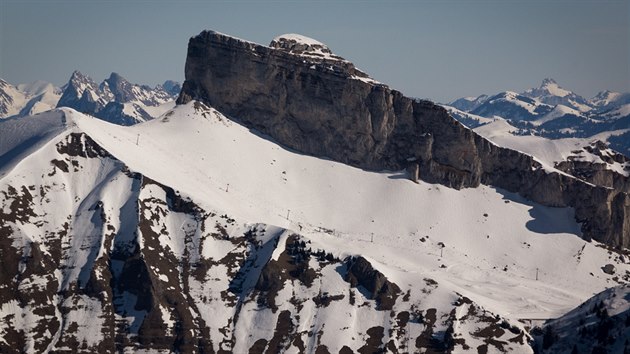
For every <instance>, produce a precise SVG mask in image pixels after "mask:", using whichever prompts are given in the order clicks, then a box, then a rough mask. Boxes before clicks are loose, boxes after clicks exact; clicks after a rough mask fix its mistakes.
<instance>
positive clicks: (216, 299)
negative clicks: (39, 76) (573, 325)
mask: <svg viewBox="0 0 630 354" xmlns="http://www.w3.org/2000/svg"><path fill="white" fill-rule="evenodd" d="M60 113H62V114H63V116H64V117H65V120H64V121H63V123H61V124H60V125H59V126H60V127H62V128H63V129H62V132H61V133H56V132H55V133H54V134H53V133H50V134H48V135H46V136H47V138H46V139H43V141H42V143H40V145H39V148H38V149H36V150H35V151H30V154H28V156H26V157H24V158H22V159H21V160H20V162H19V163H18V164H15V165H13V166H9V167H8V168H7V171H6V174H5V176H4V177H2V179H0V191H1V192H0V198H1V199H2V205H3V206H4V207H3V209H2V213H1V214H0V218H1V219H2V221H3V222H2V225H3V226H2V228H1V230H0V231H1V232H2V235H3V237H2V240H3V242H4V243H3V244H2V248H1V249H2V250H3V257H0V258H4V259H5V261H4V262H5V263H4V266H5V267H8V265H9V264H12V263H11V262H12V260H13V259H15V264H16V265H15V266H16V267H17V265H18V264H19V267H18V268H17V269H16V271H17V272H18V274H20V276H19V277H16V278H13V277H11V278H9V279H5V278H2V279H1V280H2V283H1V287H0V297H1V298H2V301H1V302H0V303H2V305H1V315H0V316H1V317H0V332H1V333H2V334H3V335H2V336H1V337H2V338H5V339H4V340H3V341H0V346H7V345H18V346H20V347H22V346H23V347H25V348H31V349H33V348H35V350H37V349H38V348H40V349H45V348H49V349H53V348H57V349H63V348H64V347H72V343H74V342H75V341H78V342H79V343H81V342H83V341H85V343H86V348H87V349H86V350H106V349H107V348H108V347H107V345H109V344H107V343H110V344H111V345H113V344H112V342H115V343H117V344H118V345H120V346H121V347H125V348H129V349H132V348H135V349H133V350H139V349H142V348H148V347H152V348H158V349H159V348H163V349H164V350H174V349H178V350H183V351H186V350H187V349H186V348H188V347H186V346H187V345H205V346H212V347H213V348H214V350H215V351H218V350H219V349H220V348H223V349H224V350H228V351H233V352H247V351H248V350H250V349H251V350H254V349H255V350H254V351H255V352H256V350H260V351H263V350H264V349H265V348H267V349H268V350H270V351H285V350H286V351H287V352H316V351H318V350H324V347H325V349H326V350H328V351H329V352H335V353H336V352H339V351H340V350H343V348H344V347H347V348H348V349H352V350H353V351H355V352H356V351H359V352H373V351H375V350H377V348H385V347H388V348H398V349H399V350H401V351H410V352H411V351H415V350H420V348H425V349H426V348H433V350H448V349H452V350H454V351H456V352H461V351H463V350H464V349H465V348H469V350H470V351H472V352H476V351H477V350H482V351H483V350H485V349H489V351H490V352H492V351H499V350H502V351H509V352H530V351H531V349H530V348H529V346H528V344H527V341H528V339H527V334H525V332H524V327H523V325H522V324H520V323H519V322H518V321H517V320H518V319H541V318H552V317H558V316H560V315H562V314H564V313H565V312H567V311H568V310H569V309H571V308H573V307H575V306H576V305H577V304H579V303H581V302H583V301H585V300H586V299H588V298H589V297H590V296H592V295H593V294H594V293H597V292H599V291H601V290H603V289H604V288H606V287H608V286H612V285H614V284H616V283H617V282H624V281H625V280H624V277H623V275H624V274H625V271H626V270H630V267H629V266H628V264H626V263H625V260H622V259H621V258H620V257H618V256H616V255H615V254H614V253H609V252H608V251H607V250H606V249H605V248H602V247H599V246H598V245H597V244H595V243H587V242H585V241H583V240H582V239H580V238H579V225H577V224H576V222H575V221H574V219H573V212H572V211H571V210H570V209H561V208H560V209H558V208H548V207H542V206H540V205H536V204H532V203H530V202H528V201H526V200H524V199H523V198H521V197H518V196H516V195H514V194H510V193H506V192H504V191H500V190H495V189H492V188H489V187H480V188H476V189H465V190H461V191H456V190H453V189H449V188H446V187H443V186H439V185H432V184H426V183H423V182H420V183H419V184H416V183H413V182H411V181H410V180H409V179H407V178H406V176H405V174H404V173H403V172H382V173H375V172H366V171H363V170H360V169H356V168H352V167H349V166H346V165H343V164H339V163H335V162H332V161H328V160H322V159H318V158H315V157H309V156H303V155H300V154H296V153H295V152H292V151H288V150H285V149H283V148H282V147H280V146H278V145H276V144H274V143H273V142H272V141H270V140H268V139H266V138H265V137H262V136H259V135H257V134H256V133H255V132H251V131H249V130H248V129H245V128H244V127H242V126H240V125H238V124H236V123H234V122H232V121H231V120H229V119H228V118H226V117H225V116H223V115H221V114H220V113H218V112H216V111H215V110H213V109H212V108H209V107H205V106H204V105H202V104H200V103H197V102H192V103H190V104H188V105H185V106H177V107H175V108H173V109H172V110H170V111H169V112H167V113H166V114H164V115H163V116H162V117H160V118H159V119H156V120H153V121H150V122H147V123H143V124H139V125H135V126H133V127H121V126H116V125H112V124H109V123H107V122H104V121H102V120H98V119H94V118H91V117H89V116H85V115H82V114H80V113H78V112H76V111H73V110H69V109H63V110H62V111H57V114H60ZM31 118H32V117H31ZM22 119H25V118H22ZM51 119H52V118H51ZM35 130H37V129H34V128H29V129H26V128H24V129H22V130H21V131H28V132H31V133H28V134H26V133H25V134H22V133H20V130H19V129H18V128H8V127H7V126H0V134H3V136H4V134H14V135H15V136H24V137H25V138H26V137H27V136H28V135H29V134H30V135H31V136H32V135H35V133H32V131H35ZM40 135H42V134H40ZM17 145H19V144H18V143H15V144H13V145H12V146H17ZM8 149H9V150H10V148H8ZM272 225H273V226H272ZM243 235H245V236H243ZM15 257H16V258H15ZM44 260H47V261H44ZM110 261H111V266H108V265H107V264H108V262H110ZM38 262H43V263H41V265H39V266H38V265H37V264H39V263H38ZM55 262H57V263H55ZM608 263H613V264H615V266H616V267H617V274H619V275H618V276H616V275H611V274H607V273H604V272H603V271H601V269H600V268H601V267H603V266H604V265H605V264H608ZM12 267H13V266H11V267H10V268H6V269H12ZM6 274H11V273H10V272H9V273H6ZM126 274H140V275H139V278H138V279H137V280H134V281H131V280H129V279H127V277H128V275H126ZM108 279H109V280H108ZM613 279H614V280H613ZM110 284H113V285H110ZM2 289H4V290H2ZM7 289H13V291H17V292H18V293H20V294H26V293H28V294H30V295H28V296H29V298H32V300H31V301H30V302H29V303H28V304H27V305H20V303H19V302H17V300H15V298H11V296H12V295H11V294H12V292H10V291H7ZM19 289H21V290H19ZM143 289H144V290H143ZM149 289H150V290H149ZM49 290H50V291H49ZM38 294H39V295H38ZM50 294H55V295H50ZM13 296H14V295H13ZM176 303H177V304H180V305H177V304H176ZM183 304H187V305H186V306H187V307H185V308H184V307H182V306H183ZM340 314H344V315H343V316H340ZM88 317H89V318H92V319H93V321H92V322H91V325H90V326H87V327H86V326H84V325H83V324H82V323H83V322H82V320H81V319H82V318H88ZM145 319H146V320H145ZM38 326H39V327H38ZM40 328H53V330H51V331H50V332H46V331H40V330H39V329H40ZM177 328H190V329H191V330H192V331H193V332H194V333H196V334H195V335H193V334H190V333H189V332H183V333H182V332H177ZM12 331H17V332H15V333H18V334H14V332H12ZM20 331H24V332H20ZM19 333H27V334H28V335H26V336H25V337H23V340H22V342H20V341H19V340H18V341H17V342H13V340H14V338H20V336H21V335H20V334H19ZM150 333H154V334H153V335H150ZM191 336H193V337H195V336H196V337H195V338H196V339H194V340H193V339H192V338H193V337H191ZM112 338H116V339H115V340H113V339H112ZM108 341H109V342H108ZM174 343H175V344H174ZM176 343H180V344H176ZM182 343H183V344H182ZM194 343H196V344H194ZM5 348H6V347H5ZM252 348H254V349H252ZM256 348H258V349H256ZM261 348H262V349H261ZM274 348H275V349H274ZM484 348H485V349H484Z"/></svg>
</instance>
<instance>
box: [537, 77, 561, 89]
mask: <svg viewBox="0 0 630 354" xmlns="http://www.w3.org/2000/svg"><path fill="white" fill-rule="evenodd" d="M551 85H554V86H558V83H557V82H556V80H554V79H552V78H549V77H547V78H545V79H543V81H542V83H541V84H540V87H545V86H551Z"/></svg>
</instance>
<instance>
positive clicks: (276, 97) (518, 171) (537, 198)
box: [178, 31, 630, 247]
mask: <svg viewBox="0 0 630 354" xmlns="http://www.w3.org/2000/svg"><path fill="white" fill-rule="evenodd" d="M275 46H276V47H278V49H276V48H271V47H266V46H262V45H257V44H254V43H250V42H245V41H241V40H239V39H236V38H233V37H229V36H226V35H223V34H219V33H216V32H212V31H204V32H202V33H201V34H200V35H198V36H196V37H193V38H191V40H190V42H189V45H188V56H187V59H186V70H185V74H186V81H185V82H184V85H183V88H182V92H181V94H180V96H179V98H178V103H186V102H189V101H191V100H201V101H204V102H206V103H208V104H210V105H212V106H213V107H215V108H216V109H218V110H219V111H221V112H223V113H226V114H229V115H231V116H233V117H234V118H235V119H237V120H238V121H240V122H241V123H242V124H244V125H246V126H248V127H250V128H253V129H256V130H258V131H260V132H262V133H265V134H267V135H269V136H271V137H272V138H274V139H275V140H276V141H278V142H279V143H281V144H283V145H286V146H288V147H290V148H292V149H295V150H298V151H301V152H303V153H307V154H311V155H315V156H321V157H327V158H331V159H334V160H336V161H339V162H342V163H346V164H350V165H353V166H357V167H360V168H365V169H369V170H384V169H387V170H402V169H405V168H408V167H409V164H410V162H409V161H414V163H417V164H418V165H419V175H420V178H421V179H423V180H424V181H427V182H431V183H441V184H444V185H446V186H449V187H452V188H457V189H459V188H465V187H476V186H478V185H479V184H480V183H483V184H487V185H492V186H496V187H499V188H502V189H506V190H508V191H511V192H517V193H519V194H521V195H523V196H524V197H526V198H528V199H530V200H532V201H534V202H537V203H541V204H543V205H547V206H556V207H566V206H570V207H573V208H575V216H576V220H577V221H578V222H581V223H582V231H583V234H584V236H585V237H586V238H593V239H596V240H598V241H601V242H604V243H607V244H609V245H611V246H614V247H628V246H630V225H629V221H628V220H629V219H630V202H629V201H628V197H627V194H626V193H625V192H622V191H620V190H616V189H609V188H605V187H599V186H593V185H591V184H589V183H585V182H584V181H582V180H580V179H578V178H573V177H570V176H566V175H561V174H558V173H555V172H551V173H548V172H546V171H545V170H544V169H543V168H542V166H541V165H540V164H539V163H538V162H536V161H535V160H534V159H533V158H532V157H531V156H528V155H525V154H522V153H519V152H517V151H514V150H510V149H505V148H501V147H498V146H496V145H494V144H492V143H490V142H489V141H487V140H486V139H484V138H482V137H480V136H479V135H477V134H476V133H474V132H472V131H471V130H469V129H467V128H465V127H464V126H462V125H461V124H460V123H458V122H457V121H455V120H454V119H453V118H452V117H450V116H449V115H448V113H447V112H446V110H445V109H443V108H441V107H439V106H437V105H435V104H433V103H431V102H428V101H418V100H413V99H410V98H407V97H405V96H403V94H402V93H400V92H398V91H396V90H391V89H390V88H389V87H387V86H386V85H383V84H379V83H376V82H374V81H370V80H369V79H366V78H365V77H366V75H365V74H364V73H363V72H361V71H359V70H357V69H356V68H355V67H354V65H353V64H352V63H350V62H348V61H345V60H340V59H330V58H327V57H322V58H320V57H314V56H311V55H303V53H293V52H291V51H288V50H287V49H286V48H287V47H286V45H275ZM290 50H293V49H290ZM298 52H299V51H298Z"/></svg>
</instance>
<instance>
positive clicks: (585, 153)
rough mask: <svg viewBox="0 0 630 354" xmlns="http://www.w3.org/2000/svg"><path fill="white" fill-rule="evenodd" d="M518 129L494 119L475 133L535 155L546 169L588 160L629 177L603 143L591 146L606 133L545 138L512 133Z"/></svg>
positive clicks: (625, 166) (628, 170)
mask: <svg viewBox="0 0 630 354" xmlns="http://www.w3.org/2000/svg"><path fill="white" fill-rule="evenodd" d="M516 131H518V128H516V127H514V126H512V125H510V124H509V123H508V122H507V121H505V120H502V119H497V120H495V121H493V122H490V123H487V124H485V125H483V126H480V127H477V128H475V132H476V133H478V134H479V135H481V136H483V137H484V138H486V139H488V140H490V141H492V142H494V143H495V144H497V145H499V146H504V147H508V148H511V149H514V150H517V151H521V152H524V153H526V154H528V155H531V156H534V157H536V158H537V159H538V160H539V161H540V162H542V163H543V164H544V165H545V166H546V167H547V168H549V169H554V168H557V167H558V164H560V163H562V162H566V161H582V162H590V163H595V164H599V165H601V166H603V168H605V169H607V170H611V171H614V172H615V173H618V174H620V175H622V176H626V177H627V176H630V164H629V163H628V162H627V161H625V160H627V159H622V160H619V161H617V159H615V158H606V157H607V156H614V155H615V154H616V153H615V152H614V151H612V150H611V149H609V148H607V147H605V146H603V147H602V146H598V147H597V149H593V146H595V145H596V142H598V141H603V140H606V138H607V137H608V135H609V133H603V134H599V135H597V136H593V137H591V138H586V139H584V138H564V139H547V138H544V137H541V136H534V135H515V134H514V133H515V132H516Z"/></svg>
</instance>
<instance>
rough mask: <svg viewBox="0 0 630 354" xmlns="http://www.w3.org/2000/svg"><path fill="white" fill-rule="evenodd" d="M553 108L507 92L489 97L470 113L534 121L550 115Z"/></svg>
mask: <svg viewBox="0 0 630 354" xmlns="http://www.w3.org/2000/svg"><path fill="white" fill-rule="evenodd" d="M552 109H553V106H550V105H547V104H544V103H541V102H540V101H538V100H536V99H533V98H529V97H526V96H524V95H521V94H518V93H516V92H513V91H505V92H501V93H498V94H496V95H494V96H492V97H489V98H488V99H487V100H485V101H484V102H483V103H482V104H481V105H479V106H477V107H476V108H475V109H473V110H471V111H470V113H473V114H475V115H480V116H484V117H488V118H492V117H495V116H499V117H510V119H514V120H518V121H520V120H522V121H532V120H536V119H539V118H540V117H542V116H544V115H545V114H547V113H549V112H550V111H551V110H552Z"/></svg>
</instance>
